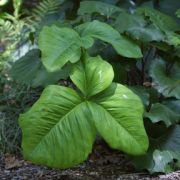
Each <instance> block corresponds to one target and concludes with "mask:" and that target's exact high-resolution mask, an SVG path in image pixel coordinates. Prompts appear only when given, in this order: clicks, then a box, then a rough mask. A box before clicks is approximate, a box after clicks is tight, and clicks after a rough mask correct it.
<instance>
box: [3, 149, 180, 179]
mask: <svg viewBox="0 0 180 180" xmlns="http://www.w3.org/2000/svg"><path fill="white" fill-rule="evenodd" d="M0 161H1V162H0V180H46V179H47V180H55V179H56V180H58V179H60V180H64V179H65V180H66V179H67V180H71V179H72V180H73V179H77V180H94V179H98V180H101V179H107V180H111V179H112V180H126V179H132V180H149V179H152V180H159V179H163V180H180V172H174V173H171V174H168V175H156V176H152V175H150V174H148V173H147V172H140V173H137V172H136V171H135V169H134V168H133V166H132V164H131V163H130V161H128V160H127V158H126V157H125V155H124V154H123V153H120V152H118V151H113V150H111V149H109V148H108V147H106V146H105V145H103V146H102V145H96V146H95V148H94V151H93V153H92V154H91V155H90V157H89V160H88V161H86V162H84V163H83V164H81V165H79V166H77V167H74V168H70V169H66V170H59V169H52V168H47V167H43V166H37V165H34V164H32V163H30V162H27V161H24V160H23V159H22V158H21V157H15V156H13V155H5V156H4V157H1V160H0Z"/></svg>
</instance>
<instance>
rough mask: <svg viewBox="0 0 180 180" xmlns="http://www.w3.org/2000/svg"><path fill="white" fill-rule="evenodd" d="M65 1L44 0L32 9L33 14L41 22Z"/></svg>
mask: <svg viewBox="0 0 180 180" xmlns="http://www.w3.org/2000/svg"><path fill="white" fill-rule="evenodd" d="M63 2H64V0H43V1H42V2H40V3H39V5H38V6H37V7H36V8H34V9H33V10H32V16H33V18H34V19H35V20H36V21H37V22H39V21H41V20H42V19H43V18H44V17H45V16H48V15H51V14H54V13H56V12H57V11H58V9H59V7H60V5H61V4H62V3H63Z"/></svg>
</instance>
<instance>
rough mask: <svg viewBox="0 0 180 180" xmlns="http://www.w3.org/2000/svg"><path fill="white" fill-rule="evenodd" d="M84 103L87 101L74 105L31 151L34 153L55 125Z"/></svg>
mask: <svg viewBox="0 0 180 180" xmlns="http://www.w3.org/2000/svg"><path fill="white" fill-rule="evenodd" d="M83 103H85V101H82V102H80V103H79V104H77V105H76V106H74V107H73V108H72V109H71V110H70V111H68V112H67V113H66V114H65V115H64V116H63V117H62V118H61V119H60V120H59V121H58V122H57V123H56V124H55V125H54V126H53V127H52V128H51V129H50V131H48V133H46V134H45V136H43V137H42V139H41V140H40V141H39V143H37V145H35V146H34V147H35V148H34V149H33V151H32V152H31V154H33V153H34V152H35V151H36V149H37V148H38V146H39V145H40V144H41V142H42V141H44V139H46V137H47V136H48V135H49V134H50V133H51V131H52V130H53V129H54V128H55V126H57V125H58V124H59V123H60V121H63V119H65V117H66V116H68V115H69V114H70V113H71V112H72V111H74V110H75V109H76V108H77V107H79V106H80V105H82V104H83Z"/></svg>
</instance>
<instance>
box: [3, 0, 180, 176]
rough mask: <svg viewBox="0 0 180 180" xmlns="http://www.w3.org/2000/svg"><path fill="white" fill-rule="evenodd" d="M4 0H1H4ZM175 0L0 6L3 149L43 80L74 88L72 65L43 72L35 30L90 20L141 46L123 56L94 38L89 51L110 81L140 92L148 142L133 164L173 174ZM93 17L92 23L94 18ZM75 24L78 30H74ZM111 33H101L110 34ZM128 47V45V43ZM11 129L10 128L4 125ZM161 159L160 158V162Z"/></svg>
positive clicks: (176, 162)
mask: <svg viewBox="0 0 180 180" xmlns="http://www.w3.org/2000/svg"><path fill="white" fill-rule="evenodd" d="M2 2H3V1H2ZM178 7H180V2H179V1H178V0H174V1H173V3H172V1H171V0H162V1H158V0H153V1H150V0H145V1H143V0H137V1H125V0H106V1H83V0H82V1H78V0H76V1H70V0H66V1H65V0H51V1H50V0H41V1H40V0H39V1H38V0H33V1H20V0H14V1H4V3H2V4H0V13H1V14H0V70H1V75H0V78H1V79H0V85H1V86H0V117H1V120H0V123H1V126H0V128H1V131H0V150H1V152H16V151H18V150H19V142H20V134H21V133H20V130H19V127H18V125H17V122H16V119H17V117H18V115H19V113H20V112H22V111H25V110H26V109H27V108H28V107H30V106H31V105H32V104H33V102H34V101H35V100H36V99H37V98H38V97H39V95H40V92H41V91H42V89H43V88H44V87H45V86H47V85H48V84H57V83H60V84H65V85H66V86H72V83H71V81H70V79H69V69H70V66H71V64H70V63H68V64H66V66H63V65H62V66H63V69H62V70H58V69H57V71H56V72H55V73H49V72H47V70H46V68H45V67H44V66H43V65H42V63H41V62H40V60H39V58H40V56H41V53H40V51H39V49H38V48H40V49H41V48H43V47H38V42H37V41H38V37H39V32H40V31H41V30H42V28H43V27H44V26H50V25H52V24H55V25H56V26H59V27H75V26H77V25H79V24H81V23H86V25H87V24H88V23H90V22H91V21H93V20H98V21H100V22H106V23H108V24H109V25H111V26H112V27H114V28H115V29H116V30H117V31H118V32H119V33H121V36H122V37H123V38H125V39H128V40H129V41H130V42H133V43H134V46H133V47H136V46H137V47H140V48H141V52H142V55H143V56H142V57H140V56H137V58H131V57H130V56H129V57H126V58H125V57H122V56H121V55H119V54H118V53H116V52H115V51H114V50H113V48H112V46H113V43H110V45H109V44H107V43H106V42H107V41H105V42H104V43H102V42H100V41H96V42H95V43H94V45H93V46H92V48H90V50H89V53H90V54H91V55H92V56H95V55H97V54H100V55H101V56H102V57H103V58H104V59H107V60H108V61H109V62H110V63H111V64H112V66H113V68H114V71H115V78H114V81H116V82H118V83H122V84H125V85H127V86H128V87H129V88H131V89H132V90H133V91H134V92H135V93H136V94H137V95H138V96H140V98H141V100H142V102H143V104H144V107H145V110H146V112H145V113H144V123H145V126H146V130H147V132H148V136H149V140H150V147H149V150H148V152H147V154H146V155H144V156H141V157H131V158H132V162H133V163H134V165H135V167H136V168H137V169H139V170H142V169H147V170H149V171H150V172H152V173H153V172H170V171H173V170H176V169H178V168H179V167H180V159H179V157H180V156H179V154H180V140H179V139H180V125H179V121H180V112H179V109H180V63H179V59H180V29H179V23H180V20H179V17H180V13H179V11H180V10H179V9H178ZM93 22H96V21H93ZM79 28H80V27H79ZM107 36H108V35H105V37H107ZM91 41H92V40H91V39H88V40H87V39H86V41H85V43H87V44H86V46H88V45H89V43H91ZM129 48H130V47H129ZM9 126H11V127H14V128H11V129H10V130H9ZM159 159H161V163H160V162H159Z"/></svg>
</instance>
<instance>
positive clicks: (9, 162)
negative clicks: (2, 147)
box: [5, 154, 24, 169]
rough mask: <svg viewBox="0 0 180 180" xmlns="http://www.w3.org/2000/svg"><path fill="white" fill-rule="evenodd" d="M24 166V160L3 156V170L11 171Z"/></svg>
mask: <svg viewBox="0 0 180 180" xmlns="http://www.w3.org/2000/svg"><path fill="white" fill-rule="evenodd" d="M23 164H24V160H18V159H16V157H15V156H12V155H9V154H7V155H6V156H5V169H13V168H17V167H21V166H23Z"/></svg>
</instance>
